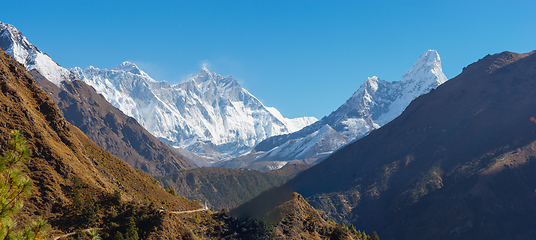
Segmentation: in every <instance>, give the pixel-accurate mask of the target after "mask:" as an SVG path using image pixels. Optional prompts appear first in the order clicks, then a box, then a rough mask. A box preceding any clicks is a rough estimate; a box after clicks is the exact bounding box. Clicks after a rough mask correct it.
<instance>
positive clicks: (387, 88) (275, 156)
mask: <svg viewBox="0 0 536 240" xmlns="http://www.w3.org/2000/svg"><path fill="white" fill-rule="evenodd" d="M446 81H447V78H446V77H445V75H444V74H443V71H442V68H441V59H440V58H439V54H437V52H436V51H435V50H428V51H426V52H424V53H423V54H422V55H421V56H420V57H419V59H418V60H417V61H416V62H415V63H414V64H413V67H412V68H411V69H409V70H408V71H407V72H406V73H405V74H404V75H403V76H402V81H394V82H387V81H385V80H381V79H379V78H378V77H376V76H374V77H370V78H368V79H367V80H366V81H365V82H364V83H363V84H362V85H361V86H360V87H359V89H358V90H357V91H356V92H355V93H354V94H353V95H352V96H351V97H350V98H349V99H348V100H347V101H346V102H345V103H344V104H343V105H341V106H340V107H339V108H338V109H337V110H336V111H334V112H332V113H331V114H330V115H329V116H326V117H324V118H322V119H321V120H320V121H318V122H316V123H314V124H312V125H310V126H308V127H305V128H303V129H302V130H300V131H298V132H296V133H293V134H288V135H284V136H276V137H272V138H269V139H267V140H265V141H263V142H261V143H260V144H259V145H258V146H257V148H256V150H257V151H265V153H264V154H263V155H260V156H258V157H257V161H267V162H268V161H289V160H295V159H304V158H314V157H315V155H316V156H318V155H325V153H329V152H331V151H334V150H336V149H338V148H340V147H342V146H344V145H345V144H347V143H350V142H352V141H355V140H357V139H360V138H362V137H364V136H366V135H367V134H368V133H370V132H371V131H372V130H374V129H377V128H379V127H381V126H383V125H385V124H387V123H388V122H390V121H392V120H393V119H395V118H396V117H398V116H399V115H400V114H401V113H402V112H403V111H404V110H405V108H406V107H407V106H408V105H409V104H410V102H411V101H412V100H413V99H415V98H417V97H419V96H420V95H423V94H426V93H428V92H430V91H431V90H432V89H434V88H436V87H438V86H439V85H441V84H443V83H444V82H446ZM326 126H330V129H332V130H333V131H335V132H337V133H338V134H339V135H340V136H341V139H339V138H336V137H335V136H336V135H334V134H333V133H332V132H330V131H326V130H325V129H326ZM322 129H324V130H322ZM327 143H329V144H327Z"/></svg>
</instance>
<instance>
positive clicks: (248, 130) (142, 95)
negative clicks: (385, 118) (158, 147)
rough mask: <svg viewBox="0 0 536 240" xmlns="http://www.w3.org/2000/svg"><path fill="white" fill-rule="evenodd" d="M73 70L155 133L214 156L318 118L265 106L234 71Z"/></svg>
mask: <svg viewBox="0 0 536 240" xmlns="http://www.w3.org/2000/svg"><path fill="white" fill-rule="evenodd" d="M72 71H73V72H74V73H76V74H77V75H79V76H80V78H81V79H82V80H83V81H85V82H86V83H88V84H89V85H91V86H93V87H94V88H95V89H96V90H97V92H98V93H100V94H102V95H103V96H104V97H105V98H106V99H107V100H108V101H109V102H110V103H112V105H114V106H115V107H117V108H119V109H120V110H121V111H123V112H124V113H125V114H126V115H128V116H131V117H133V118H135V119H136V120H137V121H138V122H139V123H140V124H141V125H142V126H143V127H145V128H146V129H147V130H148V131H149V132H151V133H152V134H153V135H154V136H156V137H158V138H160V139H161V140H163V141H164V142H166V143H168V144H169V145H171V146H174V147H181V148H184V149H186V150H189V151H192V152H195V153H196V154H198V155H202V156H208V157H214V158H215V159H216V158H217V159H222V158H224V159H225V158H228V157H231V156H239V155H240V154H243V153H245V152H248V151H250V150H251V149H252V148H253V147H254V146H255V145H256V144H257V143H258V142H260V141H262V140H264V139H266V138H267V137H271V136H274V135H279V134H286V133H290V132H293V131H296V130H299V129H301V128H303V127H304V126H306V125H308V124H310V123H312V122H314V121H316V119H315V118H299V119H286V118H284V117H283V116H281V114H280V113H279V111H277V110H275V109H273V108H267V107H265V106H264V105H263V104H262V103H261V102H260V101H259V100H258V99H257V98H256V97H254V96H253V95H252V94H250V93H249V92H248V91H247V90H245V89H244V88H242V87H241V86H240V84H238V82H237V81H236V80H235V79H234V78H233V77H232V76H225V77H224V76H221V75H219V74H216V73H211V72H209V71H208V69H206V68H203V69H201V71H199V72H198V73H197V74H194V75H192V76H190V77H189V78H188V79H187V80H186V81H184V82H181V83H179V84H175V85H170V84H169V83H167V82H165V81H155V80H154V79H152V78H151V77H149V76H148V75H147V74H145V73H144V72H143V71H141V70H139V68H137V67H136V66H135V65H134V64H132V63H128V62H125V63H123V64H121V65H120V66H119V67H117V68H115V69H113V70H106V69H103V70H101V69H98V68H93V67H88V68H86V69H85V70H83V71H82V70H81V69H80V68H73V69H72ZM222 156H223V157H222ZM225 156H228V157H225Z"/></svg>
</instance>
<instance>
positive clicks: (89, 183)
mask: <svg viewBox="0 0 536 240" xmlns="http://www.w3.org/2000/svg"><path fill="white" fill-rule="evenodd" d="M0 48H1V49H2V50H1V51H0V89H1V94H0V111H1V114H0V132H1V134H0V150H1V151H0V153H2V154H3V156H4V157H3V158H2V162H1V164H2V165H0V170H2V176H3V177H4V176H10V175H9V174H10V171H12V170H11V167H9V166H10V165H9V161H8V160H5V159H9V158H12V156H14V155H13V152H16V151H19V149H20V148H16V147H15V148H13V147H11V146H13V145H14V144H12V143H11V141H12V139H18V138H17V137H16V136H18V135H17V134H19V133H20V136H21V137H22V139H25V140H24V141H25V142H26V143H25V144H22V145H24V146H25V147H27V148H28V149H29V150H31V152H32V154H31V155H29V156H27V158H28V159H27V160H26V161H23V162H24V163H23V164H22V165H21V166H18V167H16V170H17V171H20V172H21V175H20V176H21V179H28V181H29V182H31V186H32V187H28V189H30V190H28V191H27V194H25V195H24V194H21V195H20V196H19V195H17V196H16V199H17V200H20V201H21V202H24V204H23V205H20V207H18V209H17V210H16V211H12V212H10V213H11V215H9V218H7V217H6V218H5V219H6V220H5V221H4V219H3V220H2V222H1V223H0V227H1V228H0V230H1V231H0V236H1V237H3V236H6V237H11V236H15V235H13V234H15V233H17V232H22V231H23V227H24V226H30V225H31V224H33V223H32V222H35V221H38V222H39V221H43V220H44V221H43V222H42V223H43V225H42V226H43V228H42V230H43V231H42V232H43V233H44V234H46V236H48V238H53V237H55V238H54V239H94V238H95V237H96V236H98V237H99V238H101V239H360V240H376V239H380V238H381V239H533V238H536V231H535V230H534V229H536V226H535V223H536V219H535V217H534V216H536V194H535V192H536V178H535V177H534V176H533V175H534V174H532V173H533V172H534V171H536V165H535V162H534V160H535V159H536V124H535V122H534V117H536V113H535V112H534V109H536V95H534V94H533V93H534V92H536V54H535V53H536V51H532V52H528V53H514V52H508V51H504V52H500V53H495V54H488V55H486V56H483V58H481V59H479V60H477V61H475V62H474V63H472V64H469V65H468V66H467V67H465V68H463V71H462V72H461V73H460V74H459V75H457V76H455V77H454V78H451V79H448V78H447V77H446V76H445V74H443V66H442V61H441V58H440V57H439V54H438V52H437V51H436V50H427V51H425V52H424V53H422V54H421V55H420V56H419V58H418V59H417V60H416V61H415V62H414V63H413V65H412V67H411V68H409V69H408V70H407V71H406V72H405V73H404V74H402V75H401V76H402V77H401V80H399V81H397V80H390V81H386V80H383V79H380V78H379V77H377V76H372V77H369V78H367V79H366V80H365V81H364V82H363V84H361V85H360V86H359V88H358V89H357V90H356V91H355V92H354V93H353V94H352V95H351V96H350V97H349V98H348V99H347V100H346V102H344V103H343V104H342V105H340V106H339V107H338V108H337V109H335V110H334V111H333V112H331V114H329V115H326V116H324V117H322V118H321V119H316V118H315V117H298V118H285V117H284V116H283V115H282V114H281V113H280V112H279V110H277V109H276V108H273V107H267V106H265V105H264V104H263V103H262V102H261V101H260V100H259V99H258V98H257V97H255V96H253V95H252V94H251V93H250V92H248V91H247V90H246V89H245V88H244V87H243V86H242V85H241V84H240V83H239V80H237V79H235V78H234V77H233V76H222V75H220V74H218V73H215V72H211V71H209V70H208V68H206V67H203V68H202V69H201V70H200V71H199V72H197V73H195V74H192V75H190V76H189V77H187V78H186V80H184V81H183V82H180V83H178V84H170V83H168V82H166V81H159V80H155V79H153V78H152V77H150V76H149V75H148V74H147V73H146V72H145V71H143V70H142V69H141V68H140V67H138V66H137V65H136V64H134V63H132V62H130V61H125V62H123V63H121V64H120V65H119V66H118V67H116V68H114V69H112V70H108V69H99V68H96V67H93V66H89V67H87V68H85V69H81V68H80V67H75V68H71V69H66V68H63V67H61V66H60V65H59V64H57V63H56V62H55V61H54V60H52V58H51V57H50V56H49V55H48V54H46V53H43V52H41V51H40V50H39V49H38V48H37V47H36V46H34V45H32V44H31V43H30V42H29V41H28V39H26V37H25V36H24V35H23V34H22V33H21V32H20V31H19V30H18V29H17V28H15V27H14V26H12V25H10V24H5V23H2V22H0ZM446 64H448V63H446ZM378 74H381V73H378ZM13 130H17V131H18V132H15V133H14V132H13ZM19 141H22V140H19ZM22 145H21V146H22ZM15 146H18V145H16V144H15ZM25 147H23V148H25ZM17 156H18V155H17ZM24 158H26V157H24ZM21 159H22V157H21ZM6 166H8V167H6ZM4 179H7V177H4ZM28 186H29V185H28ZM2 197H4V198H5V197H6V196H4V195H2ZM17 206H18V205H17ZM3 216H4V215H3ZM6 216H7V215H6ZM11 217H13V219H14V220H15V221H14V222H16V223H17V225H15V224H14V223H13V224H12V223H11V222H13V221H11V220H10V219H11ZM6 229H7V230H6ZM8 230H9V231H8ZM11 230H13V231H11ZM10 231H11V232H12V233H11V232H10ZM40 231H41V230H39V231H37V230H36V232H39V234H41V232H40ZM367 233H368V234H367ZM9 234H12V235H9ZM34 238H35V239H37V238H38V237H37V235H35V237H34ZM34 238H30V239H34Z"/></svg>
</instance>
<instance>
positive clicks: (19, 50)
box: [0, 22, 73, 86]
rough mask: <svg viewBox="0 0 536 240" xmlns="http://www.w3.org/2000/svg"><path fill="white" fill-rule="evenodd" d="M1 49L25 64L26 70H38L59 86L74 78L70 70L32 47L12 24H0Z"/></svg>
mask: <svg viewBox="0 0 536 240" xmlns="http://www.w3.org/2000/svg"><path fill="white" fill-rule="evenodd" d="M0 48H2V50H4V52H6V53H7V54H8V55H10V56H11V57H13V58H15V60H17V61H18V62H20V63H22V64H24V66H25V67H26V70H28V71H30V70H33V69H35V70H37V71H39V73H40V74H41V75H43V76H44V77H45V78H46V79H48V80H49V81H51V82H53V83H54V84H56V85H57V86H61V82H62V81H70V80H71V78H72V77H73V76H72V75H71V73H70V72H69V70H67V69H65V68H63V67H61V66H60V65H58V64H57V63H56V62H54V61H53V60H52V59H51V58H50V57H49V56H48V55H47V54H45V53H43V52H41V51H40V50H39V49H38V48H37V47H36V46H34V45H32V44H31V43H30V42H29V41H28V39H26V37H25V36H24V35H22V33H21V32H20V31H19V30H18V29H17V28H15V27H14V26H13V25H11V24H6V23H2V22H0Z"/></svg>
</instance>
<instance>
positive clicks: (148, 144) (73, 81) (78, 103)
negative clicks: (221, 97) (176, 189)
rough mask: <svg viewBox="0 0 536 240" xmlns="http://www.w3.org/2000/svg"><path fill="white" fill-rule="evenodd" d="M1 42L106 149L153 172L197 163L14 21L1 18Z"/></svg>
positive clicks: (70, 117) (158, 173)
mask: <svg viewBox="0 0 536 240" xmlns="http://www.w3.org/2000/svg"><path fill="white" fill-rule="evenodd" d="M0 42H1V44H0V47H1V48H2V49H3V50H4V51H6V53H8V54H10V55H11V56H12V57H13V58H15V59H16V60H17V61H19V62H20V63H22V64H24V66H25V67H26V68H27V69H28V71H29V72H30V74H31V75H32V76H33V78H34V79H35V80H36V82H37V84H38V85H39V86H40V87H41V88H42V89H43V90H44V91H45V92H46V93H47V94H48V95H49V97H50V98H51V99H52V100H53V101H54V102H55V103H56V104H57V105H58V106H59V108H60V110H61V111H62V113H63V115H64V116H65V118H66V119H67V121H69V122H71V123H72V124H74V125H75V126H77V127H78V128H79V129H80V130H82V131H83V132H84V134H86V135H87V136H88V137H89V138H90V139H91V140H93V141H94V142H95V143H97V144H98V145H99V146H101V147H102V148H104V149H106V150H107V151H108V152H110V153H112V154H114V155H115V156H117V157H119V158H121V159H123V160H125V161H126V162H127V163H129V164H130V165H132V166H134V167H136V168H138V169H142V170H144V171H146V172H147V173H149V174H151V175H153V176H161V175H165V174H169V173H172V172H175V171H177V170H184V169H191V168H195V167H197V166H196V165H195V164H194V163H193V162H192V161H190V160H188V159H187V158H185V157H184V156H182V155H181V154H179V153H177V151H175V150H173V149H172V148H171V147H169V146H167V145H166V144H164V143H162V142H161V141H160V140H158V139H157V138H155V137H154V136H153V135H151V134H150V133H149V132H147V131H146V130H145V129H144V128H143V127H142V126H141V125H140V124H138V122H137V121H136V120H135V119H133V118H130V117H128V116H126V115H125V114H123V112H121V111H120V110H119V109H117V108H115V107H113V106H112V105H111V104H110V103H109V102H108V101H106V99H104V97H102V95H99V94H98V93H97V92H96V91H95V90H94V89H93V88H92V87H91V86H89V85H87V84H86V83H84V82H83V81H81V80H78V77H76V76H75V75H74V74H73V73H71V72H69V70H67V69H65V68H63V67H61V66H59V65H58V64H57V63H55V62H54V61H53V60H52V59H51V58H50V57H49V56H48V55H47V54H45V53H43V52H41V51H40V50H39V49H38V48H37V47H35V46H34V45H32V44H31V43H30V42H29V41H28V40H27V39H26V37H24V36H23V35H22V33H21V32H20V31H19V30H18V29H16V28H15V27H14V26H12V25H9V24H5V23H1V22H0ZM44 76H45V77H44Z"/></svg>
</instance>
